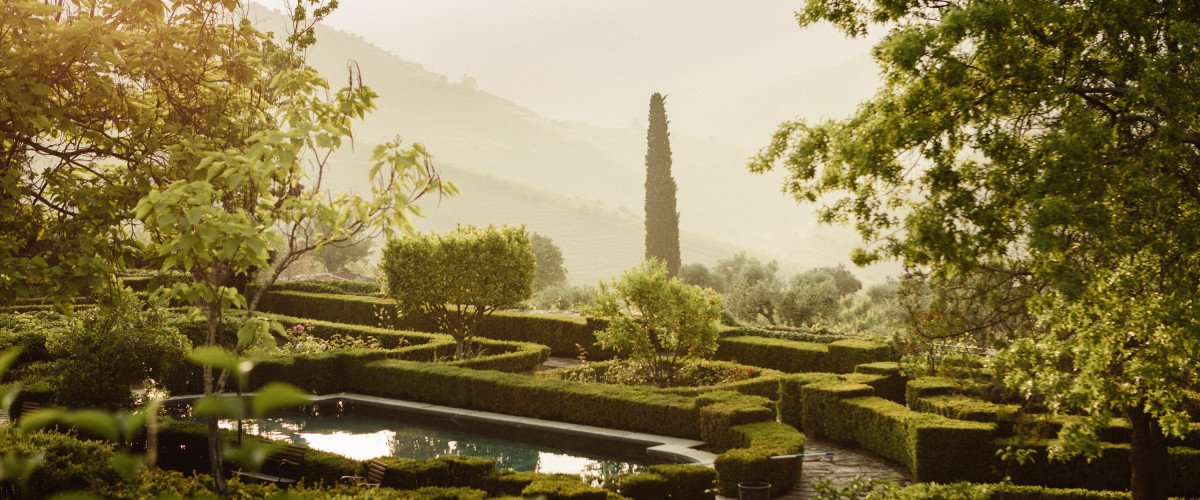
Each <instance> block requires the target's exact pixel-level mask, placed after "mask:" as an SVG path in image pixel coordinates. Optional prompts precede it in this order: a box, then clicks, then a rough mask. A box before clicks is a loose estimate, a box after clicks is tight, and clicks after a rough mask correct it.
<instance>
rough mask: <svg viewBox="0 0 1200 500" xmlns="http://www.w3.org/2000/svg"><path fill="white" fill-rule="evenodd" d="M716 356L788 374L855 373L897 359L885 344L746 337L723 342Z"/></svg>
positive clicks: (848, 340)
mask: <svg viewBox="0 0 1200 500" xmlns="http://www.w3.org/2000/svg"><path fill="white" fill-rule="evenodd" d="M715 357H716V358H717V359H723V360H728V361H736V362H738V363H742V364H747V365H751V366H758V367H762V368H770V369H773V370H779V371H781V372H785V373H803V372H830V373H852V372H854V368H855V367H856V366H858V365H860V364H864V363H875V362H879V361H894V360H895V357H896V356H895V352H894V351H893V350H892V348H891V347H889V346H887V345H886V344H881V343H878V342H872V341H868V340H850V339H847V340H838V341H835V342H831V343H828V344H818V343H815V342H800V341H795V340H784V339H774V338H767V337H757V336H750V335H745V336H740V337H726V338H722V339H720V340H719V341H718V344H717V353H716V356H715Z"/></svg>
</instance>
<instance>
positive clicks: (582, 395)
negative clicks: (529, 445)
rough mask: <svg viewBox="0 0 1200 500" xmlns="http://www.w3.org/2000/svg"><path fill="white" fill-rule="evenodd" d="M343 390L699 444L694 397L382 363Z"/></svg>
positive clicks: (348, 370) (351, 371)
mask: <svg viewBox="0 0 1200 500" xmlns="http://www.w3.org/2000/svg"><path fill="white" fill-rule="evenodd" d="M339 379H340V381H341V383H342V388H341V389H342V390H344V391H347V392H357V393H362V394H373V395H378V396H385V397H394V398H400V399H407V400H413V401H422V402H427V403H434V404H441V405H447V406H454V407H458V408H471V409H476V410H485V411H492V412H497V413H506V414H510V415H520V416H527V417H534V418H545V419H550V420H558V421H564V422H572V423H578V424H586V425H594V426H599V427H611V428H618V429H626V430H633V431H638V432H648V433H653V434H661V435H668V436H678V437H686V438H693V439H694V438H697V437H699V435H700V428H699V408H698V407H697V401H696V399H695V398H689V397H685V396H679V395H674V394H662V393H659V392H657V391H654V390H653V389H649V388H642V387H622V386H614V385H607V384H595V383H586V382H567V381H562V380H551V379H544V378H535V377H528V376H523V375H517V374H511V373H501V372H495V371H481V370H469V369H464V368H460V367H456V366H447V365H445V364H439V363H417V362H411V361H398V360H383V361H373V362H369V363H365V364H362V365H358V366H346V367H344V368H343V369H342V370H341V371H340V376H339Z"/></svg>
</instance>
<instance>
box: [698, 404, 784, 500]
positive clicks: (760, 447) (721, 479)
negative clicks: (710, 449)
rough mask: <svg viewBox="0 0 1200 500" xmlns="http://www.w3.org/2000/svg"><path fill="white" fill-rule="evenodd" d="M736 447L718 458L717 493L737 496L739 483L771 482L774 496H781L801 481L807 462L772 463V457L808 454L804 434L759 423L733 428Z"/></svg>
mask: <svg viewBox="0 0 1200 500" xmlns="http://www.w3.org/2000/svg"><path fill="white" fill-rule="evenodd" d="M729 432H730V434H731V435H732V436H733V437H734V440H735V441H734V442H735V446H736V447H735V448H733V449H730V450H728V451H725V452H724V453H721V454H720V455H717V458H716V460H715V461H714V463H713V466H714V467H715V468H716V469H717V491H718V492H720V493H721V495H724V496H730V497H736V496H737V495H738V483H743V482H759V481H761V482H766V483H771V495H772V496H776V495H781V494H783V493H785V492H787V491H788V490H791V489H792V486H794V485H795V484H796V482H797V481H798V480H799V479H800V473H801V468H802V467H803V463H804V462H803V460H801V459H800V458H794V459H781V460H772V459H771V457H775V456H780V455H792V454H796V453H801V452H803V451H804V434H801V433H800V431H797V430H796V428H794V427H792V426H790V425H786V424H782V423H779V422H757V423H751V424H744V425H737V426H734V427H732V428H730V429H729Z"/></svg>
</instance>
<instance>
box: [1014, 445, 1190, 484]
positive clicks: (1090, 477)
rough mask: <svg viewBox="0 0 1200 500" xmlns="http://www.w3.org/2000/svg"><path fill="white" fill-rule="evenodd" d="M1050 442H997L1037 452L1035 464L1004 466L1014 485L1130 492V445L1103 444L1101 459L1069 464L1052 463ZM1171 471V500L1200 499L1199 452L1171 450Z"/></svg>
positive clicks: (1083, 459) (1064, 462)
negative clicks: (1048, 450) (1174, 497)
mask: <svg viewBox="0 0 1200 500" xmlns="http://www.w3.org/2000/svg"><path fill="white" fill-rule="evenodd" d="M1050 444H1051V441H1050V440H1040V441H1035V442H1030V441H1028V440H1020V439H1017V438H1005V439H999V440H997V441H996V445H997V446H998V447H1001V448H1003V447H1008V446H1012V447H1013V448H1019V449H1031V450H1034V460H1033V461H1032V462H1028V463H1025V464H1023V465H1017V464H1005V470H1006V472H1007V473H1008V474H1009V475H1011V477H1012V480H1013V482H1015V483H1019V484H1033V485H1039V486H1049V487H1059V488H1087V489H1092V490H1128V489H1129V474H1130V471H1129V445H1128V444H1113V443H1101V453H1100V456H1099V457H1095V458H1092V459H1091V460H1088V459H1086V458H1083V457H1075V458H1072V459H1070V460H1067V461H1059V460H1050V459H1049V456H1048V453H1047V448H1048V446H1049V445H1050ZM1169 452H1170V458H1169V463H1170V467H1171V473H1170V474H1169V476H1170V484H1169V485H1168V491H1167V493H1168V494H1170V495H1172V496H1178V497H1185V498H1196V497H1200V474H1197V471H1200V450H1197V449H1194V448H1183V447H1172V448H1170V449H1169Z"/></svg>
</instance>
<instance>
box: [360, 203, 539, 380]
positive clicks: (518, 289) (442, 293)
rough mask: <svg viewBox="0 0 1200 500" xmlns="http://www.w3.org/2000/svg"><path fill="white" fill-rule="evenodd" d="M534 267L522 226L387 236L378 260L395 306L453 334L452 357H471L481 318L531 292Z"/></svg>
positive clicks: (462, 226)
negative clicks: (396, 236) (453, 346)
mask: <svg viewBox="0 0 1200 500" xmlns="http://www.w3.org/2000/svg"><path fill="white" fill-rule="evenodd" d="M536 267H537V259H536V257H535V256H534V254H533V250H532V246H531V245H530V242H529V235H528V234H527V233H526V232H525V227H524V226H518V227H507V226H506V227H501V228H496V227H495V226H488V227H486V228H479V227H475V226H464V225H460V226H458V227H457V228H455V229H454V230H453V231H449V232H446V233H443V234H433V233H429V234H412V235H408V236H406V237H404V238H389V239H388V241H387V244H386V245H385V246H384V248H383V255H382V260H381V262H380V264H379V268H380V270H381V271H382V273H383V274H384V276H385V278H384V284H385V286H384V292H385V293H386V295H387V296H388V297H390V298H392V299H395V301H396V305H397V307H398V310H399V311H402V312H403V313H404V314H405V315H406V316H419V317H422V318H428V319H429V320H431V321H432V322H433V325H434V326H435V327H436V329H435V330H434V331H437V332H439V333H446V334H449V335H451V336H453V337H454V340H455V350H454V359H456V360H460V359H467V358H471V357H473V354H474V352H475V345H474V340H475V337H476V336H479V335H480V333H481V331H480V329H481V326H482V322H483V320H484V318H486V317H487V316H490V315H491V314H492V313H493V312H495V311H496V310H497V309H503V308H512V307H515V306H516V305H518V304H520V303H521V302H522V301H524V300H526V299H528V298H529V296H530V295H532V294H533V279H534V273H535V268H536Z"/></svg>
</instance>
